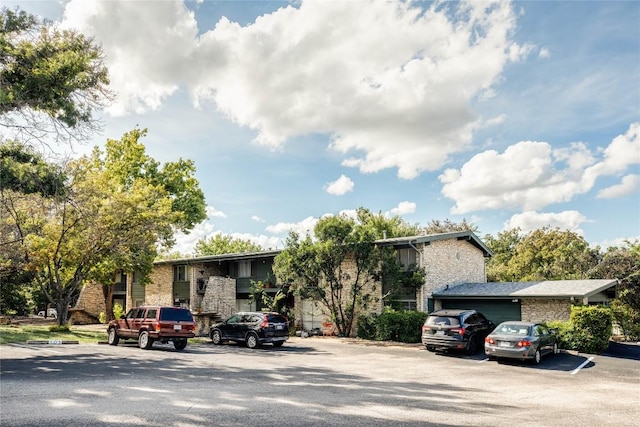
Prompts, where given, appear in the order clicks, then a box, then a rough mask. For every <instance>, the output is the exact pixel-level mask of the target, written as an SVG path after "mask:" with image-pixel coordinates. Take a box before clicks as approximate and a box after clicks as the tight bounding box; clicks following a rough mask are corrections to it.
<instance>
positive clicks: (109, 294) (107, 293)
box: [102, 285, 115, 323]
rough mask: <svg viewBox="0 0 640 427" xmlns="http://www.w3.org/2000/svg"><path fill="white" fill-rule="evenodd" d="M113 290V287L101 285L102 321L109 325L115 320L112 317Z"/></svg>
mask: <svg viewBox="0 0 640 427" xmlns="http://www.w3.org/2000/svg"><path fill="white" fill-rule="evenodd" d="M113 289H114V285H102V294H103V295H104V308H105V310H104V315H105V317H104V321H105V323H109V322H110V321H112V320H114V319H115V316H114V315H113Z"/></svg>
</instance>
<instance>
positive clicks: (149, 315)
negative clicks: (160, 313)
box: [147, 308, 156, 319]
mask: <svg viewBox="0 0 640 427" xmlns="http://www.w3.org/2000/svg"><path fill="white" fill-rule="evenodd" d="M155 318H156V309H155V308H150V309H149V310H147V319H155Z"/></svg>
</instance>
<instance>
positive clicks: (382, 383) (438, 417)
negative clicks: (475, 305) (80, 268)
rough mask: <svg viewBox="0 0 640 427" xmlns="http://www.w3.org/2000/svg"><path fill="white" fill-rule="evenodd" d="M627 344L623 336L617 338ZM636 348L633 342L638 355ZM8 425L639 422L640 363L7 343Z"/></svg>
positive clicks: (3, 399) (364, 349) (391, 349)
mask: <svg viewBox="0 0 640 427" xmlns="http://www.w3.org/2000/svg"><path fill="white" fill-rule="evenodd" d="M625 348H626V347H625ZM632 354H633V353H632ZM0 361H1V365H0V368H1V376H0V405H1V407H0V410H1V415H0V425H2V426H163V427H166V426H245V425H246V426H257V425H260V426H328V425H337V426H410V425H438V426H510V427H511V426H514V425H515V426H542V425H544V426H563V427H571V426H580V427H584V426H601V425H602V426H605V425H607V426H612V425H615V426H636V425H637V422H638V419H640V361H638V360H636V359H634V357H615V356H612V355H595V356H592V355H575V354H560V355H557V356H554V357H551V358H547V359H545V360H543V363H542V364H540V365H539V366H531V365H526V364H521V363H517V362H505V363H497V362H492V361H487V360H486V359H485V358H484V357H483V356H482V355H477V356H450V355H440V354H433V353H429V352H427V351H426V350H424V349H423V348H422V347H421V346H417V345H415V346H411V345H409V346H396V345H391V346H384V345H367V344H363V343H358V342H354V341H353V340H344V339H338V338H321V337H314V338H309V339H301V338H293V339H291V340H290V341H289V342H288V343H287V344H285V346H284V347H282V348H279V349H275V348H271V347H266V346H265V348H264V349H257V350H249V349H247V348H244V347H241V346H237V345H233V344H232V345H224V346H213V345H212V344H198V345H190V346H189V347H187V349H186V350H185V351H183V352H177V351H175V350H174V349H173V347H172V346H171V345H167V346H162V345H158V344H155V345H154V347H153V349H151V350H148V351H143V350H140V349H138V348H137V347H136V346H135V345H133V344H124V345H123V344H121V345H119V346H117V347H111V346H107V345H98V344H84V345H57V346H56V345H45V346H1V347H0Z"/></svg>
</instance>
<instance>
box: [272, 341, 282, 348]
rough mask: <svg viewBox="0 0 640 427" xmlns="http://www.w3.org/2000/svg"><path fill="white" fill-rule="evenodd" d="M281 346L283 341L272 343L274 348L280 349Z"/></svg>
mask: <svg viewBox="0 0 640 427" xmlns="http://www.w3.org/2000/svg"><path fill="white" fill-rule="evenodd" d="M282 344H284V341H276V342H274V343H273V346H274V347H282Z"/></svg>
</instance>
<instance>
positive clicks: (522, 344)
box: [516, 340, 531, 347]
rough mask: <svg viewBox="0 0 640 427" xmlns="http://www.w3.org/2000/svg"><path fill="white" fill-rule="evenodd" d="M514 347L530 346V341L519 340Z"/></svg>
mask: <svg viewBox="0 0 640 427" xmlns="http://www.w3.org/2000/svg"><path fill="white" fill-rule="evenodd" d="M516 347H531V341H527V340H520V341H518V344H516Z"/></svg>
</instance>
